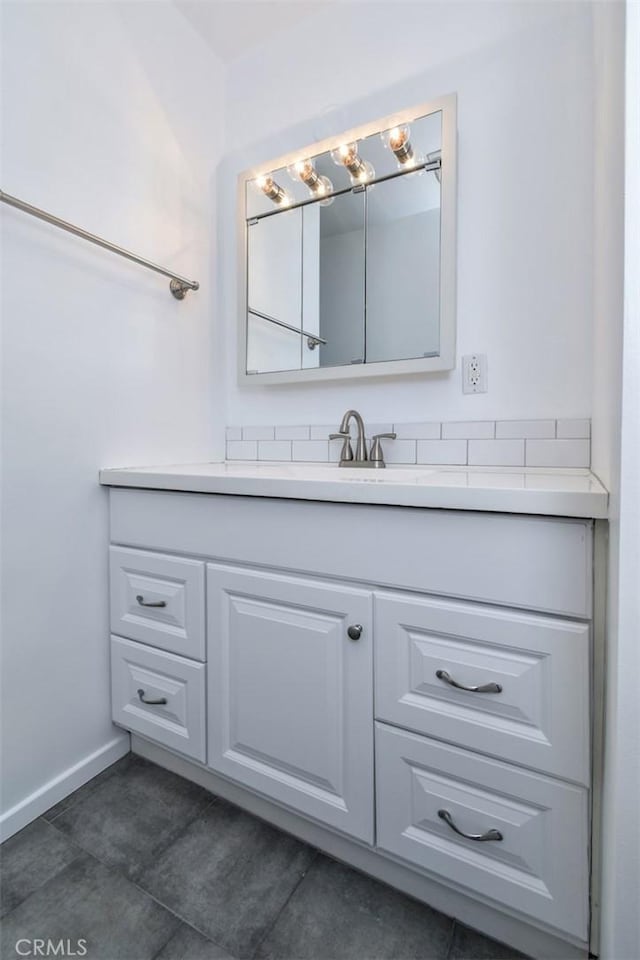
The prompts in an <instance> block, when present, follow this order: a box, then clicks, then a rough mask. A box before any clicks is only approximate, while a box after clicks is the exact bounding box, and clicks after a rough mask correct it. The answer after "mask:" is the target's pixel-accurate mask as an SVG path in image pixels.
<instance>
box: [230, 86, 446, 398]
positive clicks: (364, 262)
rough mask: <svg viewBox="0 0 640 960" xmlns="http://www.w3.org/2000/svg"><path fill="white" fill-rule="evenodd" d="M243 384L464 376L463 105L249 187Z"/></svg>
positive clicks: (324, 152) (253, 177)
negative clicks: (458, 312)
mask: <svg viewBox="0 0 640 960" xmlns="http://www.w3.org/2000/svg"><path fill="white" fill-rule="evenodd" d="M238 203H239V211H240V231H239V234H240V243H241V248H240V251H239V256H240V262H241V264H242V269H241V271H240V303H241V309H240V325H239V377H240V380H241V382H245V383H247V382H249V381H251V382H253V383H292V382H301V381H302V382H304V381H306V380H329V379H355V378H359V377H372V376H380V375H395V376H397V375H399V374H402V373H429V372H434V371H442V370H450V369H452V368H453V367H454V366H455V245H456V239H455V238H456V99H455V96H454V95H450V96H446V97H442V98H440V99H438V100H435V101H431V102H429V103H426V104H421V105H420V106H418V107H415V108H413V109H410V110H405V111H401V112H400V113H397V114H393V115H392V116H388V117H384V118H382V119H380V120H377V121H375V122H373V123H369V124H367V125H366V126H363V127H358V128H356V129H352V130H349V131H346V132H345V133H342V134H340V135H339V136H336V137H332V138H330V139H328V140H324V141H322V142H319V143H315V144H311V145H310V146H307V147H304V148H302V149H300V150H296V151H295V152H293V153H291V154H289V155H287V156H285V157H281V158H279V159H277V160H274V161H272V162H271V163H269V164H263V165H261V166H260V167H259V168H253V169H251V170H248V171H245V172H244V173H243V174H241V176H240V178H239V193H238Z"/></svg>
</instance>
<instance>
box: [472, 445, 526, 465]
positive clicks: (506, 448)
mask: <svg viewBox="0 0 640 960" xmlns="http://www.w3.org/2000/svg"><path fill="white" fill-rule="evenodd" d="M468 462H469V466H472V467H521V466H524V440H469V461H468Z"/></svg>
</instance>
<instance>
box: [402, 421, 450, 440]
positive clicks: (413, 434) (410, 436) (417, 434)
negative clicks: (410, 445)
mask: <svg viewBox="0 0 640 960" xmlns="http://www.w3.org/2000/svg"><path fill="white" fill-rule="evenodd" d="M440 426H441V425H440V423H396V424H395V426H394V428H393V429H394V430H395V432H396V433H397V435H398V440H401V439H407V440H439V439H440Z"/></svg>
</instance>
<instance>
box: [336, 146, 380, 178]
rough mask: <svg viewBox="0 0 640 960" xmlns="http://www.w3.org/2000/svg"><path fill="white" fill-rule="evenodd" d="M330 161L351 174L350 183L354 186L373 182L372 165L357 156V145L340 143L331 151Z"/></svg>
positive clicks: (373, 172) (373, 171)
mask: <svg viewBox="0 0 640 960" xmlns="http://www.w3.org/2000/svg"><path fill="white" fill-rule="evenodd" d="M331 159H332V160H333V162H334V163H335V164H336V165H337V166H338V167H346V168H347V170H348V171H349V173H350V174H351V182H352V183H353V184H355V185H356V186H357V185H358V184H360V183H366V182H367V180H373V178H374V177H375V175H376V174H375V170H374V169H373V165H372V164H371V163H369V161H368V160H363V159H362V157H361V156H359V154H358V144H357V143H341V144H340V146H339V147H336V148H335V150H332V151H331Z"/></svg>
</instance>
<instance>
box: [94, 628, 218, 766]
mask: <svg viewBox="0 0 640 960" xmlns="http://www.w3.org/2000/svg"><path fill="white" fill-rule="evenodd" d="M204 681H205V666H204V664H203V663H195V662H194V661H192V660H185V659H184V657H177V656H175V655H174V654H172V653H165V652H164V651H162V650H152V649H151V648H150V647H145V646H144V645H143V644H141V643H135V642H134V641H132V640H122V639H121V638H120V637H111V706H112V711H113V720H114V722H115V723H119V724H120V725H121V726H123V727H126V728H127V730H133V731H134V732H135V733H140V734H142V736H144V737H149V738H150V739H151V740H157V741H158V743H162V744H164V745H165V746H166V747H170V748H171V749H172V750H178V751H179V752H180V753H184V754H186V756H188V757H192V758H193V759H194V760H200V761H204V760H205V757H206V751H205V700H204ZM153 700H155V701H158V700H160V701H165V702H164V703H162V702H161V703H150V702H149V701H153Z"/></svg>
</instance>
